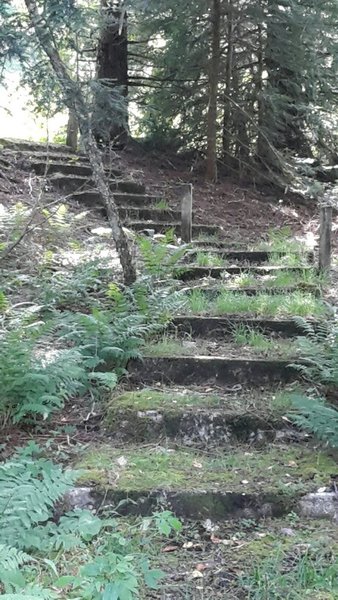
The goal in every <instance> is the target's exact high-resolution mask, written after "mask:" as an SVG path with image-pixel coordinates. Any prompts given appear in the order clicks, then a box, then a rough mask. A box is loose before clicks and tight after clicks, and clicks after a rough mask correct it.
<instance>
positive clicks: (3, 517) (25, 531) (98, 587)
mask: <svg viewBox="0 0 338 600" xmlns="http://www.w3.org/2000/svg"><path fill="white" fill-rule="evenodd" d="M39 453H40V449H39V448H38V446H36V445H34V444H33V443H31V444H30V445H29V446H27V447H26V448H22V449H20V450H19V451H18V452H17V453H16V454H15V455H14V456H13V457H12V459H11V460H8V461H6V462H5V463H2V464H0V483H1V486H0V526H1V544H0V595H1V597H3V598H4V600H10V599H12V600H19V599H21V598H25V599H29V600H38V599H44V600H51V599H54V598H55V599H56V598H60V599H62V600H68V599H71V598H73V599H74V600H75V599H76V600H89V599H90V600H92V599H94V598H95V599H97V600H104V598H111V599H113V598H116V600H122V599H125V600H136V599H137V598H140V597H147V595H148V593H150V590H154V589H156V588H157V586H158V583H159V581H160V580H161V579H162V578H163V576H164V573H163V572H162V571H161V570H160V569H154V568H152V566H151V563H150V558H151V557H150V552H149V548H150V547H151V545H152V544H153V542H154V540H155V539H156V540H157V542H159V543H160V542H161V539H162V541H164V540H165V538H168V536H171V537H172V539H174V538H175V535H176V534H177V532H178V531H179V530H180V529H181V524H180V522H179V521H178V520H177V519H176V518H175V517H174V515H172V514H171V513H170V512H169V511H162V512H157V513H154V514H153V516H151V517H149V518H147V519H138V520H134V521H133V522H132V523H130V522H129V523H128V522H124V523H123V525H122V526H121V525H120V523H119V522H118V520H117V519H116V518H114V517H115V516H116V514H115V513H114V512H113V511H111V513H110V515H109V516H108V517H105V515H103V514H101V515H98V514H94V513H93V512H91V511H89V510H81V509H75V510H69V507H67V501H65V498H64V495H65V493H67V492H69V491H70V490H71V489H72V487H73V486H74V481H75V479H76V477H78V473H73V472H72V471H71V470H70V469H66V470H63V469H62V468H61V467H60V466H58V465H56V464H54V463H52V462H51V461H49V460H47V459H46V458H44V457H43V456H42V455H39ZM55 510H57V513H58V518H57V519H56V518H55V515H56V512H55Z"/></svg>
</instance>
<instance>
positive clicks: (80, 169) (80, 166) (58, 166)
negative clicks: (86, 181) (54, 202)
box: [30, 161, 121, 177]
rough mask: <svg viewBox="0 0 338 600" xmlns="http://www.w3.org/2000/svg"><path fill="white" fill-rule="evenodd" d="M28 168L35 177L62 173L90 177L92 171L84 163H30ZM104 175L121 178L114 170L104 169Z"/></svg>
mask: <svg viewBox="0 0 338 600" xmlns="http://www.w3.org/2000/svg"><path fill="white" fill-rule="evenodd" d="M30 168H31V170H32V171H34V172H35V173H36V174H37V175H40V176H49V175H52V174H53V173H62V174H63V175H87V176H89V177H91V175H92V169H91V167H90V165H89V164H87V163H85V162H75V161H74V162H73V163H71V162H63V161H49V162H46V161H32V162H31V163H30ZM106 173H107V175H108V173H109V174H110V175H114V176H116V177H121V171H118V170H115V169H106Z"/></svg>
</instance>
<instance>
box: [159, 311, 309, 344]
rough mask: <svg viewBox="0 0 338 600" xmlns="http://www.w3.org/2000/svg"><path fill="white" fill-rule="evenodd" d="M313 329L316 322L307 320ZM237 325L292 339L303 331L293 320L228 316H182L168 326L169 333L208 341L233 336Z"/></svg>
mask: <svg viewBox="0 0 338 600" xmlns="http://www.w3.org/2000/svg"><path fill="white" fill-rule="evenodd" d="M307 321H308V322H310V323H311V324H312V325H313V326H314V327H315V326H316V321H315V320H314V319H307ZM239 325H241V326H243V327H247V328H248V329H250V330H252V329H253V330H255V331H259V332H261V333H264V334H266V333H268V334H271V333H273V334H278V335H279V336H283V337H294V336H297V335H301V334H304V330H303V329H302V328H301V327H300V326H299V325H297V323H296V321H295V320H293V319H264V318H250V317H240V316H239V315H229V316H227V317H209V316H183V317H175V318H174V319H173V321H172V323H171V324H170V325H169V327H168V329H169V331H173V332H177V333H179V334H181V333H187V334H189V335H192V336H200V337H205V338H210V339H224V337H225V336H227V335H231V334H233V332H234V331H235V329H236V327H238V326H239Z"/></svg>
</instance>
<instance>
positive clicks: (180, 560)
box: [153, 513, 338, 600]
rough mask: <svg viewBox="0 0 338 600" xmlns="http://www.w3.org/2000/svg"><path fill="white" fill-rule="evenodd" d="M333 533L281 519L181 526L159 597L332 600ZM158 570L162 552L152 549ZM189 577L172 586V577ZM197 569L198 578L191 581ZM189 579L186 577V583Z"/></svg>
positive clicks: (337, 567)
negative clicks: (207, 527)
mask: <svg viewBox="0 0 338 600" xmlns="http://www.w3.org/2000/svg"><path fill="white" fill-rule="evenodd" d="M337 539H338V528H337V524H335V523H330V524H328V523H325V522H319V521H307V522H304V521H302V520H301V519H299V517H297V515H296V514H294V513H290V514H289V515H287V516H286V517H284V518H283V519H266V520H264V521H255V520H254V519H240V520H238V521H237V522H236V523H234V522H224V521H223V522H222V523H218V524H212V531H208V530H205V529H204V528H203V527H201V525H200V524H193V523H189V522H188V523H184V524H183V529H182V530H181V532H180V534H179V536H178V538H177V540H176V543H175V544H173V547H172V549H171V552H166V553H165V572H166V578H165V579H164V580H163V582H162V583H161V592H162V594H163V596H164V597H165V595H166V594H167V595H168V597H170V594H175V595H176V596H175V597H182V598H194V599H196V600H203V599H204V598H208V599H209V598H210V599H211V598H212V599H213V600H224V598H227V599H229V600H244V599H249V600H286V599H287V600H304V599H305V598H307V599H310V600H336V598H337V595H338V560H337V553H338V544H337ZM156 550H157V554H158V557H157V561H158V564H162V563H163V550H164V548H163V546H161V545H160V544H156V545H155V547H154V548H153V551H154V554H155V553H156ZM182 564H183V565H184V568H185V571H186V572H187V573H188V576H187V577H186V578H183V579H182V581H180V582H179V583H177V582H176V581H175V580H174V581H173V574H176V573H177V571H179V569H180V568H181V565H182ZM196 565H200V566H199V568H200V569H201V571H200V576H199V577H197V576H195V577H194V576H193V574H195V575H196ZM189 575H190V577H189Z"/></svg>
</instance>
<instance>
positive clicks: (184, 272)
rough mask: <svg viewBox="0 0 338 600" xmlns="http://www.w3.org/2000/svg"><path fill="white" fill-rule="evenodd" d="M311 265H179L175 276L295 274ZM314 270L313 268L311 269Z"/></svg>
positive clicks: (188, 279)
mask: <svg viewBox="0 0 338 600" xmlns="http://www.w3.org/2000/svg"><path fill="white" fill-rule="evenodd" d="M310 269H311V267H304V266H301V267H288V266H286V267H285V266H264V267H263V266H252V265H250V266H226V265H225V266H223V267H199V266H198V265H192V266H186V267H183V266H182V267H179V268H177V269H176V270H175V272H174V276H175V277H176V279H180V280H181V281H191V280H192V279H199V278H202V277H212V278H213V279H219V278H220V277H223V276H224V274H226V273H228V274H229V275H240V274H241V273H245V274H248V275H260V276H262V275H278V274H279V273H293V274H294V275H295V276H296V275H299V274H302V273H304V272H307V271H309V272H310ZM311 270H312V269H311Z"/></svg>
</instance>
